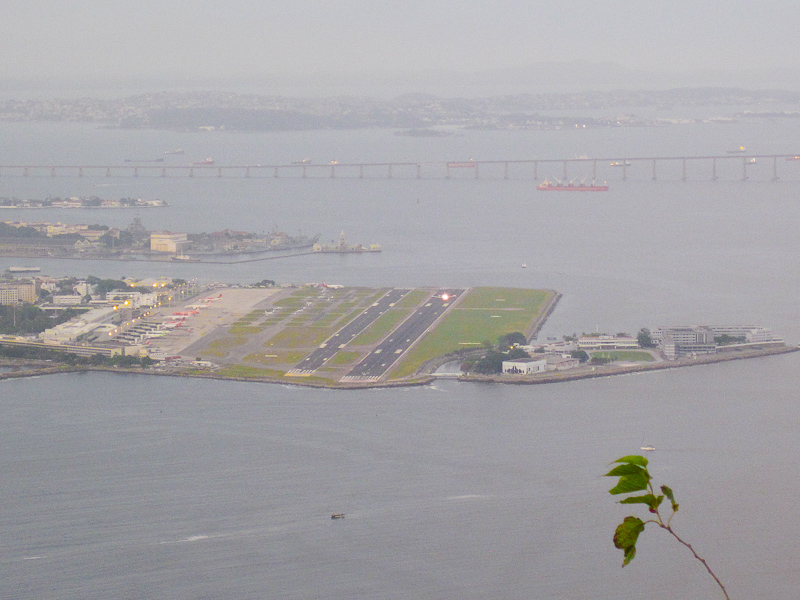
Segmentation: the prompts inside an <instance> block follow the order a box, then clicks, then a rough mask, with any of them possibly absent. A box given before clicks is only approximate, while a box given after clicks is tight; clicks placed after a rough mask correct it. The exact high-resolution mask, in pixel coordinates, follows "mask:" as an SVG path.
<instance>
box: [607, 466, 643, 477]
mask: <svg viewBox="0 0 800 600" xmlns="http://www.w3.org/2000/svg"><path fill="white" fill-rule="evenodd" d="M643 471H646V469H644V468H642V467H640V466H638V465H630V464H626V465H617V466H616V467H614V468H613V469H611V470H610V471H609V472H608V473H606V474H605V476H606V477H621V476H622V475H632V474H634V473H641V472H643Z"/></svg>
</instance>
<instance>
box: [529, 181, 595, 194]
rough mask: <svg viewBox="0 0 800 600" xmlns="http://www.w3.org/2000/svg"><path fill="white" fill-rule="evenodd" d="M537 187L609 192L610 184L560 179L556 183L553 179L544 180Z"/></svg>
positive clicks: (552, 189) (549, 189)
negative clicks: (563, 181) (564, 181)
mask: <svg viewBox="0 0 800 600" xmlns="http://www.w3.org/2000/svg"><path fill="white" fill-rule="evenodd" d="M536 189H537V190H540V191H542V192H607V191H608V186H607V185H597V184H595V183H594V182H592V184H591V185H586V184H585V183H583V182H582V181H581V182H580V183H574V182H572V181H569V182H567V183H561V182H560V181H556V182H555V183H553V182H552V181H543V182H542V183H540V184H539V185H538V186H536Z"/></svg>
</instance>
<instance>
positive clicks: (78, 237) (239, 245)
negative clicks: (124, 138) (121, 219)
mask: <svg viewBox="0 0 800 600" xmlns="http://www.w3.org/2000/svg"><path fill="white" fill-rule="evenodd" d="M318 240H319V235H316V236H311V237H309V236H306V235H303V234H298V235H296V236H292V235H289V234H288V233H286V232H284V231H280V230H278V229H274V230H273V231H270V232H265V233H259V232H252V231H236V230H232V229H224V230H222V231H214V232H211V233H206V232H202V233H184V232H174V231H150V230H148V229H146V228H145V227H144V225H143V224H142V221H141V219H140V218H139V217H136V218H135V219H134V220H133V222H132V223H131V224H130V225H129V226H128V227H127V228H125V229H120V228H116V227H109V226H108V225H102V224H97V223H95V224H64V223H50V222H21V221H0V256H18V257H31V258H35V257H42V258H80V259H84V260H86V259H106V260H143V261H147V260H149V261H167V260H179V261H180V260H191V261H194V262H203V261H208V262H215V257H220V258H223V259H224V258H228V259H230V258H231V257H236V256H239V255H251V254H252V255H258V254H262V253H267V252H272V253H275V252H280V251H297V250H304V251H306V252H310V251H311V248H312V246H314V244H316V243H317V241H318Z"/></svg>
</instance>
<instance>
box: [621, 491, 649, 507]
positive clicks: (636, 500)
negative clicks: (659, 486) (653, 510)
mask: <svg viewBox="0 0 800 600" xmlns="http://www.w3.org/2000/svg"><path fill="white" fill-rule="evenodd" d="M655 502H657V498H656V497H655V496H654V495H653V494H645V495H644V496H631V497H630V498H625V499H624V500H620V501H619V503H620V504H647V505H648V506H652V505H653V503H655Z"/></svg>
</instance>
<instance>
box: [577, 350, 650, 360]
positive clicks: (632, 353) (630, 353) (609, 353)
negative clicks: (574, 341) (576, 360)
mask: <svg viewBox="0 0 800 600" xmlns="http://www.w3.org/2000/svg"><path fill="white" fill-rule="evenodd" d="M588 354H589V356H591V357H594V356H596V357H598V358H610V359H611V360H613V361H615V362H616V361H626V362H653V361H654V360H655V359H654V358H653V357H652V355H651V354H650V353H649V352H643V351H641V350H596V351H594V352H588Z"/></svg>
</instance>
